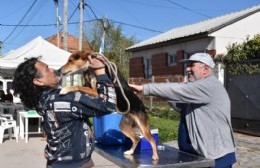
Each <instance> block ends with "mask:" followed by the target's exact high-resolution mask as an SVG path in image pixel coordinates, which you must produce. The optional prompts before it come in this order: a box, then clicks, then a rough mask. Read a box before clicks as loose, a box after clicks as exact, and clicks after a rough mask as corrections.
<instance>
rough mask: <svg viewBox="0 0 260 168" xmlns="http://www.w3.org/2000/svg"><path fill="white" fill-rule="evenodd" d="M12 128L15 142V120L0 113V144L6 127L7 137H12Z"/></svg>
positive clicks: (16, 134)
mask: <svg viewBox="0 0 260 168" xmlns="http://www.w3.org/2000/svg"><path fill="white" fill-rule="evenodd" d="M12 128H13V131H14V136H15V139H16V142H18V130H17V128H16V121H15V120H13V119H12V117H11V118H10V119H8V118H7V117H4V116H3V115H0V144H2V143H3V139H4V132H5V130H6V129H8V134H9V138H10V139H11V138H12Z"/></svg>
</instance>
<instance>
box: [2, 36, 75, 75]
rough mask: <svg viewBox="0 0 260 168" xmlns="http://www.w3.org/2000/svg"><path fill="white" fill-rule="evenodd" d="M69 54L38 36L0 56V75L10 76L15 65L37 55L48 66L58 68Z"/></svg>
mask: <svg viewBox="0 0 260 168" xmlns="http://www.w3.org/2000/svg"><path fill="white" fill-rule="evenodd" d="M70 54H71V53H69V52H67V51H65V50H62V49H60V48H58V47H56V46H55V45H53V44H51V43H49V42H48V41H46V40H44V39H43V38H42V37H41V36H38V37H36V38H35V39H33V40H31V41H30V42H28V43H27V44H25V45H24V46H22V47H20V48H18V49H16V50H14V51H11V52H9V53H7V54H5V55H4V56H3V58H0V76H2V77H4V78H6V77H12V76H13V73H14V71H15V69H16V68H17V66H18V65H19V64H20V63H21V62H23V61H24V60H25V59H26V58H31V57H39V56H41V59H40V60H41V61H42V62H44V63H46V64H47V65H48V66H49V67H51V68H54V69H59V68H60V67H61V66H62V65H64V64H65V63H66V62H67V60H68V57H69V55H70Z"/></svg>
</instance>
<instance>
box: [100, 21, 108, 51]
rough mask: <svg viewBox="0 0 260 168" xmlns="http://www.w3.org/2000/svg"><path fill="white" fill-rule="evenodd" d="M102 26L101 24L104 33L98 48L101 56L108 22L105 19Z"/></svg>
mask: <svg viewBox="0 0 260 168" xmlns="http://www.w3.org/2000/svg"><path fill="white" fill-rule="evenodd" d="M102 24H103V28H104V31H103V36H102V39H101V44H100V48H99V53H101V54H103V53H104V50H105V37H106V31H107V29H108V21H107V18H106V17H105V18H104V19H103V21H102Z"/></svg>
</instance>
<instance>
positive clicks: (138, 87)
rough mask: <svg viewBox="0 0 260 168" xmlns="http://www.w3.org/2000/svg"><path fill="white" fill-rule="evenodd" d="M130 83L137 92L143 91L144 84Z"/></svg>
mask: <svg viewBox="0 0 260 168" xmlns="http://www.w3.org/2000/svg"><path fill="white" fill-rule="evenodd" d="M128 85H129V86H130V88H131V89H132V90H133V91H134V92H136V93H139V92H142V91H143V85H134V84H128Z"/></svg>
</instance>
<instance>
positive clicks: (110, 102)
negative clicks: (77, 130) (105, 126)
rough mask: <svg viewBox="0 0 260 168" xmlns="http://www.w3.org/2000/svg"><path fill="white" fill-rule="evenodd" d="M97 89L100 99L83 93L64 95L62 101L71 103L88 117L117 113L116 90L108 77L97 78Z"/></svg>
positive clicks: (100, 76)
mask: <svg viewBox="0 0 260 168" xmlns="http://www.w3.org/2000/svg"><path fill="white" fill-rule="evenodd" d="M97 89H98V94H99V96H98V97H91V96H89V95H87V94H85V93H83V92H71V93H68V94H66V95H64V96H63V97H62V100H63V101H67V102H71V104H72V106H78V107H79V108H80V109H81V110H80V113H81V115H83V116H86V117H94V116H100V115H105V114H109V113H112V112H115V111H116V93H115V88H114V85H113V84H112V82H111V81H110V79H109V78H108V76H107V75H99V76H97ZM72 112H73V110H72ZM75 112H76V111H75Z"/></svg>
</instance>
